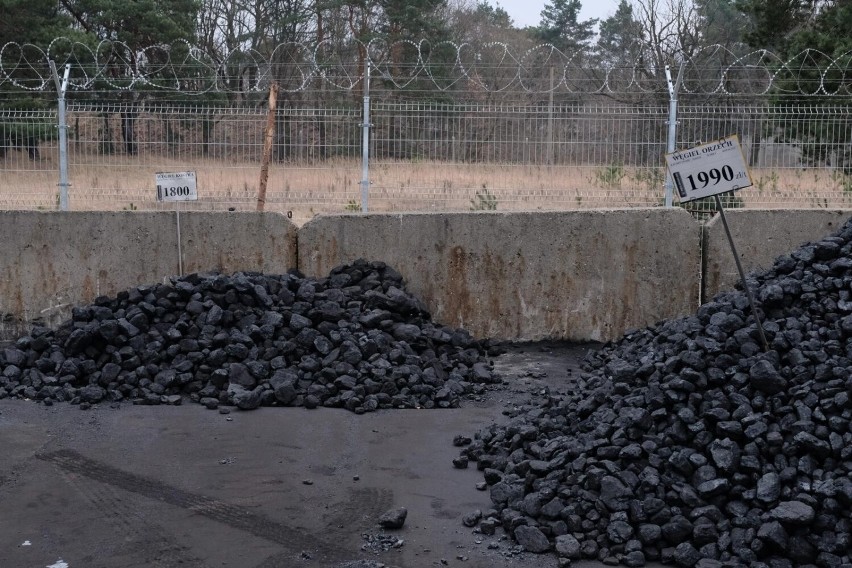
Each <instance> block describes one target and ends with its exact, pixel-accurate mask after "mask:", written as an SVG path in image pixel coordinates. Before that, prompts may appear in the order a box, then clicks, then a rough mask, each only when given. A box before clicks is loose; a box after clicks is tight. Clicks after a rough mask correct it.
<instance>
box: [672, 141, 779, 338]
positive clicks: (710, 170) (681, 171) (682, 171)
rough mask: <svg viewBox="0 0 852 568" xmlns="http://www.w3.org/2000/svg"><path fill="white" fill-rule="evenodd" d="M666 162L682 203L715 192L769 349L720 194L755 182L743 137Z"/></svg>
mask: <svg viewBox="0 0 852 568" xmlns="http://www.w3.org/2000/svg"><path fill="white" fill-rule="evenodd" d="M666 165H667V166H668V169H669V174H670V177H671V179H672V181H673V183H674V185H675V187H677V192H678V196H679V197H680V201H681V203H683V202H686V201H693V200H695V199H702V198H704V197H711V196H712V197H713V199H714V200H715V201H716V208H717V209H718V211H719V216H720V217H721V219H722V226H723V227H724V228H725V234H726V235H727V236H728V244H730V245H731V253H732V254H733V255H734V262H736V264H737V271H738V272H739V273H740V279H741V280H742V283H743V289H744V290H745V292H746V296H747V297H748V302H749V304H750V305H751V313H752V315H753V316H754V321H755V322H757V331H758V333H759V334H760V341H761V343H762V344H763V350H764V351H769V342H768V341H766V333H765V332H764V330H763V323H762V322H761V321H760V316H759V315H758V313H757V304H756V302H755V301H754V295H752V293H751V288H749V285H748V282H747V281H746V276H745V271H744V270H743V265H742V263H741V262H740V255H739V254H738V253H737V247H736V246H735V245H734V238H733V237H732V236H731V230H730V228H729V227H728V219H727V217H725V208H724V207H723V206H722V200H721V199H720V198H719V195H720V194H722V193H727V192H729V191H735V190H738V189H742V188H744V187H750V186H751V185H752V183H751V176H750V175H749V172H748V168H747V167H746V164H745V158H744V157H743V152H742V149H741V148H740V142H739V138H737V136H735V135H734V136H728V137H727V138H722V139H721V140H715V141H713V142H710V143H708V144H702V145H700V146H695V147H693V148H688V149H686V150H679V151H677V152H670V153H668V154H666Z"/></svg>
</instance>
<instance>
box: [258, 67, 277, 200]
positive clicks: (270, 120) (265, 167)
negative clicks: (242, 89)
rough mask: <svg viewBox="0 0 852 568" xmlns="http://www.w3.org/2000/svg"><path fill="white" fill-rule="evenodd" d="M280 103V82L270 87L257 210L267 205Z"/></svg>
mask: <svg viewBox="0 0 852 568" xmlns="http://www.w3.org/2000/svg"><path fill="white" fill-rule="evenodd" d="M277 104H278V83H272V86H271V87H269V114H267V115H266V132H265V133H264V137H263V157H262V158H261V164H260V185H259V186H258V189H257V210H258V211H263V208H264V206H265V205H266V182H267V181H268V180H269V160H270V159H271V158H272V135H273V133H274V132H275V107H276V105H277Z"/></svg>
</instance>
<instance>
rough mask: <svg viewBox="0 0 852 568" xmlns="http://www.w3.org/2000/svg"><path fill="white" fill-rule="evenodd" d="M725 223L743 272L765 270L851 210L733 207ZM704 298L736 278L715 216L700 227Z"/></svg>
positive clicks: (835, 224) (831, 227)
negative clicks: (746, 208)
mask: <svg viewBox="0 0 852 568" xmlns="http://www.w3.org/2000/svg"><path fill="white" fill-rule="evenodd" d="M725 216H726V218H727V219H728V226H729V227H730V229H731V235H732V237H733V239H734V244H735V245H736V248H737V253H738V254H739V256H740V262H741V263H742V265H743V269H744V270H745V272H746V274H748V273H749V272H751V271H754V270H765V269H767V268H769V267H770V266H772V264H773V262H775V259H776V258H778V256H780V255H782V254H787V253H790V252H792V251H793V250H795V249H796V248H798V247H799V246H800V245H802V244H804V243H806V242H809V241H816V240H819V239H821V238H822V237H824V236H827V235H829V234H831V233H833V232H835V231H837V230H838V229H839V228H840V227H841V226H842V225H843V223H845V222H846V220H847V219H849V218H850V216H852V211H837V210H835V211H824V210H812V209H807V210H793V211H791V210H765V211H761V210H733V211H725ZM704 259H705V260H704V270H703V273H704V278H703V282H702V286H703V295H702V298H703V299H704V301H707V300H709V299H711V298H712V297H713V296H714V295H715V294H717V293H718V292H720V291H722V290H730V289H732V288H733V287H734V286H735V285H736V283H737V282H739V281H740V277H739V274H738V273H737V265H736V262H735V261H734V256H733V254H732V253H731V247H730V245H729V244H728V238H727V237H726V236H725V229H724V226H723V225H722V220H721V218H720V217H719V216H718V215H717V216H716V217H714V218H713V219H712V220H711V221H710V222H708V223H707V225H706V226H705V228H704Z"/></svg>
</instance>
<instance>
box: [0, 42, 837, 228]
mask: <svg viewBox="0 0 852 568" xmlns="http://www.w3.org/2000/svg"><path fill="white" fill-rule="evenodd" d="M52 45H53V44H52ZM57 45H58V44H57ZM453 47H454V49H455V50H456V51H455V53H456V59H455V61H456V63H455V64H453V66H451V69H449V71H447V72H446V73H444V72H443V71H442V73H436V72H434V70H432V69H431V68H430V67H429V66H428V65H426V64H425V63H424V64H423V65H422V69H421V68H418V69H415V70H413V71H410V72H409V74H408V75H406V77H408V78H407V79H406V80H405V81H402V82H400V81H399V80H393V73H394V72H395V70H394V69H390V68H388V69H385V70H384V71H381V68H380V67H379V68H377V69H378V71H377V72H380V71H381V72H382V73H383V74H384V75H382V76H380V77H379V78H378V79H377V80H376V83H375V89H374V93H373V96H372V97H365V95H368V94H369V86H368V85H369V81H368V80H366V78H365V76H363V75H351V74H350V75H346V76H347V77H348V79H347V81H345V82H343V83H345V84H343V83H341V81H339V80H336V79H335V77H337V75H333V74H331V72H330V71H329V70H327V69H325V67H323V66H320V65H319V64H318V62H317V61H314V60H306V61H302V62H300V63H299V66H297V68H298V70H299V72H298V73H296V72H295V71H293V69H290V70H289V72H288V73H279V74H281V75H282V76H287V77H298V78H300V79H299V81H298V82H297V83H298V84H297V85H295V86H292V85H290V86H289V87H288V86H286V85H285V86H282V93H284V95H283V96H282V98H281V100H280V101H279V103H278V106H277V109H276V110H275V111H274V114H273V116H272V124H273V125H274V128H273V129H272V131H271V132H272V146H271V165H270V167H269V182H268V187H267V189H266V199H265V209H266V210H270V211H289V212H292V215H293V218H294V219H296V220H297V222H303V221H305V220H307V219H309V218H311V217H312V216H314V215H315V214H317V213H320V212H343V211H359V210H361V209H362V205H363V203H364V201H363V199H362V191H361V190H362V189H363V188H364V187H367V186H368V187H369V191H368V192H367V194H368V195H367V198H368V203H369V210H370V211H460V210H482V209H486V210H487V209H496V210H565V209H577V208H600V207H637V206H662V205H663V204H664V195H665V191H664V185H665V182H666V179H665V178H666V175H665V169H664V166H663V163H664V160H663V156H664V154H665V152H666V151H667V149H668V148H673V147H674V148H686V147H690V146H693V145H695V144H697V143H700V142H707V141H710V140H713V139H717V138H722V137H725V136H728V135H731V134H738V135H739V136H740V139H741V142H742V147H743V150H744V153H745V157H746V160H747V162H748V164H749V166H750V168H751V174H752V178H753V182H754V186H753V187H751V188H748V189H744V190H741V191H740V192H738V193H737V195H736V197H733V198H730V199H729V200H728V203H729V204H730V205H731V206H734V207H761V208H767V207H769V208H790V207H796V208H816V207H821V208H836V207H850V206H852V118H850V109H852V95H850V90H849V85H848V80H846V79H843V81H840V82H839V83H838V81H836V80H835V79H834V78H833V77H834V75H832V70H833V69H835V68H837V69H839V68H840V67H841V66H840V63H838V61H840V60H839V59H833V60H827V61H826V62H825V69H823V70H819V69H816V70H815V69H811V68H805V67H802V66H801V65H799V66H797V65H796V64H797V62H798V61H799V59H802V60H804V59H803V58H805V57H806V56H808V57H809V56H810V55H812V54H811V51H806V52H803V53H805V55H802V56H797V57H796V58H793V59H792V60H790V61H788V62H783V64H776V63H773V62H772V60H771V58H770V57H769V56H768V54H767V52H763V51H761V52H753V53H750V54H746V55H741V56H737V57H731V58H729V59H730V60H731V61H733V63H731V64H726V65H724V66H723V65H721V64H719V65H718V68H716V69H715V70H713V69H711V70H710V71H708V67H707V65H708V63H707V61H711V63H712V64H713V65H717V63H718V62H716V59H718V56H719V54H720V53H721V52H720V51H719V50H718V49H708V50H705V51H702V54H705V55H707V54H709V55H707V57H705V58H704V59H707V61H704V59H702V58H701V57H697V56H696V57H695V58H693V59H692V60H691V61H687V62H683V63H682V65H681V72H682V74H683V81H682V82H681V83H679V84H680V91H681V92H680V100H679V101H678V100H677V95H678V89H677V88H675V89H674V90H671V91H669V93H667V92H666V82H665V81H663V82H662V83H661V82H660V80H659V79H655V80H654V81H651V80H650V79H649V78H648V75H647V73H643V72H640V71H642V70H641V69H638V68H632V69H620V70H619V69H607V70H601V71H600V72H598V71H596V70H595V69H585V68H583V67H582V66H581V65H580V64H579V63H578V62H582V61H583V59H582V58H572V57H567V56H565V55H564V54H560V53H558V52H556V51H555V50H554V48H553V47H552V46H539V47H536V48H533V49H530V50H529V51H527V52H526V54H525V55H523V56H520V55H519V56H517V57H513V58H511V60H512V61H514V62H515V63H513V64H511V65H507V66H493V67H489V68H486V67H484V66H481V65H479V64H478V63H476V62H478V61H480V60H481V59H484V58H485V56H486V55H489V53H490V52H485V51H484V52H482V54H480V55H482V57H480V55H476V54H474V53H473V51H471V50H469V49H467V50H466V49H465V47H464V46H454V45H453ZM504 47H505V46H504ZM13 51H14V50H12V49H10V48H9V46H8V45H7V46H6V47H5V48H4V50H3V51H2V52H0V91H2V90H8V89H12V90H15V89H17V90H18V91H19V92H26V93H40V94H41V95H40V96H41V98H40V101H41V103H42V105H45V104H46V108H48V110H26V109H18V110H15V109H11V110H10V109H8V108H7V109H5V110H2V109H3V107H2V106H0V209H44V210H51V209H56V208H58V207H59V206H60V199H59V195H60V193H62V192H61V191H60V189H61V188H65V187H67V188H68V204H67V205H68V207H69V208H70V209H75V210H100V209H103V210H118V209H143V210H144V209H160V208H164V207H168V208H171V207H173V205H163V204H160V203H158V202H157V201H156V191H155V181H154V179H155V178H154V174H155V173H156V172H168V171H186V170H193V171H195V172H196V174H197V180H198V194H199V200H198V201H195V202H188V203H183V204H182V205H181V207H183V208H185V209H199V210H224V209H231V208H232V209H238V210H242V209H254V208H255V207H256V204H257V200H258V193H259V190H260V178H261V175H260V172H261V163H262V161H263V149H264V140H265V128H266V125H267V120H268V119H269V111H268V110H267V108H266V103H265V96H264V95H265V91H264V89H268V88H269V86H270V85H271V84H272V83H273V82H274V80H273V79H274V77H275V76H276V73H275V72H274V71H275V70H274V69H273V66H272V63H269V62H267V63H263V64H258V65H256V66H255V67H253V68H252V69H253V70H254V71H253V72H254V73H255V75H256V76H255V75H252V77H254V79H253V82H251V84H250V85H248V87H247V88H248V90H247V91H245V92H243V91H241V90H239V89H236V90H234V89H224V88H222V86H221V85H218V83H217V79H216V77H218V76H219V75H218V73H219V71H218V70H217V68H214V67H210V77H211V80H210V81H207V82H203V83H204V85H207V87H205V89H203V90H201V91H197V92H196V91H192V90H191V89H190V87H187V86H184V85H183V83H182V82H181V81H175V82H174V84H175V85H178V86H177V87H174V88H172V89H171V90H169V89H165V87H164V86H163V85H160V84H159V83H157V82H156V81H155V80H154V78H153V75H146V74H144V73H143V74H141V75H140V74H139V70H138V69H135V68H134V69H130V68H128V69H127V70H125V72H122V73H119V74H118V75H119V76H128V77H131V78H132V82H131V83H128V84H124V83H122V84H116V85H112V83H109V84H107V85H106V86H104V85H101V86H100V87H98V85H99V81H100V82H103V78H104V77H107V76H112V75H110V74H108V73H107V72H106V70H108V69H111V67H109V66H110V65H112V63H107V62H104V63H103V65H101V66H96V67H95V68H94V69H88V68H86V67H85V66H83V64H82V63H81V64H78V65H80V67H79V70H77V69H78V68H74V69H72V71H71V72H70V79H69V83H68V84H69V85H70V87H69V88H70V92H69V100H68V102H67V106H63V105H62V104H59V105H57V106H56V108H50V107H51V105H56V102H55V101H56V98H55V97H56V94H55V93H54V92H52V89H53V85H54V81H53V79H51V77H50V73H49V72H48V71H46V70H45V69H46V68H42V67H38V66H36V65H34V64H33V65H29V66H21V65H20V64H19V63H17V62H18V61H20V59H19V58H15V57H12V55H14V53H13ZM21 51H22V53H23V52H25V51H26V49H24V48H23V47H21ZM303 51H304V50H303ZM303 51H300V52H299V53H303ZM492 51H493V48H492ZM368 52H369V50H368ZM39 53H40V54H41V55H39V57H41V59H44V60H45V61H46V60H49V58H50V57H51V54H50V53H47V54H45V53H42V52H39ZM304 53H307V52H306V51H304ZM477 53H478V52H477ZM501 53H502V52H501ZM507 53H508V52H507ZM491 55H493V53H492V54H491ZM711 55H712V58H716V59H712V58H710V56H711ZM847 55H849V57H847ZM702 57H704V56H703V55H702ZM844 57H845V59H842V62H841V63H843V65H845V66H847V67H848V64H849V61H847V60H848V59H849V58H850V57H852V54H846V55H844ZM41 59H39V58H38V57H34V58H30V59H29V60H28V61H36V60H38V61H41ZM450 59H452V58H450ZM492 59H493V57H492ZM711 59H712V60H711ZM270 61H271V60H270ZM808 61H810V59H808ZM10 62H11V63H10ZM12 63H14V65H13V64H12ZM366 63H367V69H369V68H370V65H369V64H370V61H369V60H368V61H366ZM478 65H479V66H478ZM773 66H774V67H773ZM843 68H844V69H845V68H846V67H843ZM158 69H159V68H158ZM169 69H171V71H173V72H174V74H176V76H177V74H178V73H179V72H182V71H181V68H179V67H174V68H173V69H172V68H169ZM205 69H206V67H205ZM294 69H296V68H295V67H294ZM341 69H342V68H341ZM359 69H360V68H359ZM773 69H774V70H773ZM355 70H356V71H358V69H355ZM349 71H351V70H348V71H347V73H348V72H349ZM445 71H446V70H445ZM450 71H451V72H452V73H450ZM794 71H795V73H797V75H795V76H794V77H793V78H792V79H791V78H790V75H791V73H793V72H794ZM358 72H360V71H358ZM75 73H76V74H75ZM341 73H343V71H342V70H341ZM453 73H454V74H455V75H453ZM445 75H446V77H445ZM450 75H452V77H450ZM341 76H343V75H341ZM439 77H445V78H444V79H439ZM643 77H644V78H643ZM811 77H816V78H817V79H818V80H816V82H813V81H812V82H811V83H807V82H804V81H803V78H811ZM337 79H339V77H337ZM450 79H452V80H450ZM581 79H582V80H581ZM640 79H641V80H640ZM793 79H795V81H794V80H793ZM415 82H417V85H418V86H417V89H416V90H412V85H413V84H414V83H415ZM59 83H60V81H59V77H58V75H56V84H57V85H59ZM421 83H423V84H421ZM236 84H238V85H243V82H240V81H238V82H237V83H236ZM790 84H795V85H798V87H797V89H798V90H796V91H795V92H792V91H789V92H786V93H784V94H783V96H776V95H773V94H772V93H773V92H777V91H778V89H779V87H784V86H785V85H790ZM170 85H171V83H170ZM227 85H230V83H228V84H227ZM227 85H226V86H227ZM668 85H669V87H671V85H672V83H671V81H669V83H668ZM96 88H99V89H100V90H95V89H96ZM157 88H160V89H162V90H160V91H158V90H157ZM75 89H76V91H75ZM2 94H3V93H2V92H0V95H2ZM214 95H215V96H214ZM365 98H366V99H367V100H365ZM51 99H52V100H53V101H54V102H50V101H51ZM210 100H217V101H219V102H217V103H212V102H209V101H210ZM225 100H228V101H230V102H224V101H225ZM43 108H45V107H44V106H43ZM61 108H65V128H64V129H60V128H59V122H60V120H59V113H60V110H59V109H61ZM367 109H368V113H365V110H367ZM367 116H369V118H367ZM672 116H674V117H675V121H674V122H672V121H671V117H672ZM365 123H366V124H367V127H368V130H369V143H368V148H367V150H368V151H367V152H363V151H362V150H363V148H362V135H363V131H364V126H365ZM61 130H64V132H65V134H66V135H67V146H66V150H67V151H66V152H65V155H66V156H67V175H68V179H67V183H68V185H67V186H66V185H63V182H60V169H61V168H60V162H61V161H62V160H60V154H61V152H60V147H59V139H60V136H59V134H60V132H61ZM367 166H369V167H367ZM364 172H368V175H366V176H365V173H364ZM365 182H366V184H365ZM60 186H61V187H60ZM689 207H690V208H692V209H695V210H697V211H698V212H699V213H700V212H701V208H703V207H709V208H710V209H712V205H708V204H706V203H704V202H698V203H691V204H689Z"/></svg>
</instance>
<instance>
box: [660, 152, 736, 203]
mask: <svg viewBox="0 0 852 568" xmlns="http://www.w3.org/2000/svg"><path fill="white" fill-rule="evenodd" d="M666 164H667V165H668V167H669V173H670V174H671V176H672V181H673V182H674V187H675V190H676V191H677V194H678V196H679V197H680V200H681V202H684V201H692V200H694V199H701V198H702V197H710V196H711V195H718V194H720V193H726V192H728V191H733V190H735V189H742V188H744V187H749V186H751V185H752V183H751V176H750V175H749V172H748V168H747V167H746V164H745V159H744V158H743V152H742V149H741V148H740V141H739V139H738V138H737V136H736V135H733V136H728V137H727V138H722V139H721V140H716V141H715V142H710V143H708V144H702V145H700V146H695V147H693V148H689V149H688V150H678V151H677V152H672V153H671V154H666Z"/></svg>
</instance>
